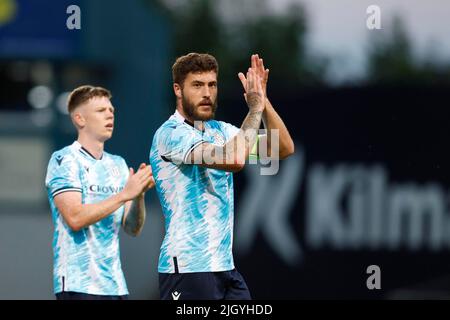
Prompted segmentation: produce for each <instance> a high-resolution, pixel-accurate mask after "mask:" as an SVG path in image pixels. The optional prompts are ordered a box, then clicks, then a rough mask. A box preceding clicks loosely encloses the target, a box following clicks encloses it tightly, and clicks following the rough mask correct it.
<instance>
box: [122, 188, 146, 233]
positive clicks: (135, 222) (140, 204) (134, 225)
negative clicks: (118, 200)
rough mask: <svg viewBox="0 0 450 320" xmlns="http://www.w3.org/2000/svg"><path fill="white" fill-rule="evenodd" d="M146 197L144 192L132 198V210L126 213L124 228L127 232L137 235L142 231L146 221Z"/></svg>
mask: <svg viewBox="0 0 450 320" xmlns="http://www.w3.org/2000/svg"><path fill="white" fill-rule="evenodd" d="M145 214H146V212H145V197H144V194H143V193H142V194H141V195H140V196H138V197H137V198H135V199H134V200H132V202H131V206H130V210H129V211H128V212H127V213H126V217H125V221H124V225H123V228H124V230H125V232H126V233H128V234H129V235H132V236H137V235H139V233H141V231H142V228H143V227H144V222H145Z"/></svg>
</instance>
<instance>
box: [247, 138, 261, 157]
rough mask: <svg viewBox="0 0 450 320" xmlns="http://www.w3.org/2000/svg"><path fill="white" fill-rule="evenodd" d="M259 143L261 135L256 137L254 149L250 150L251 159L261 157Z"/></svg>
mask: <svg viewBox="0 0 450 320" xmlns="http://www.w3.org/2000/svg"><path fill="white" fill-rule="evenodd" d="M258 143H259V135H258V136H257V137H256V142H255V144H254V145H253V148H252V151H250V154H249V156H248V158H249V159H256V160H258V159H259V156H258Z"/></svg>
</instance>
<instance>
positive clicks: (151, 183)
mask: <svg viewBox="0 0 450 320" xmlns="http://www.w3.org/2000/svg"><path fill="white" fill-rule="evenodd" d="M140 170H150V179H149V182H148V184H147V186H146V187H145V188H144V190H143V192H147V191H148V190H150V189H151V188H153V187H154V186H155V179H154V178H153V172H152V167H151V166H150V165H146V164H145V163H141V165H140V166H139V169H138V172H139V171H140Z"/></svg>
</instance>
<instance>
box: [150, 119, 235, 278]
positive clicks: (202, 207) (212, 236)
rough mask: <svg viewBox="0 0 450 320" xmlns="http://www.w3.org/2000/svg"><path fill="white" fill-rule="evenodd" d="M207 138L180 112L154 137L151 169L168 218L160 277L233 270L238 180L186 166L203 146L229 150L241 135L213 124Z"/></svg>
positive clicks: (229, 127)
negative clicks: (172, 274)
mask: <svg viewBox="0 0 450 320" xmlns="http://www.w3.org/2000/svg"><path fill="white" fill-rule="evenodd" d="M204 125H205V130H204V131H203V132H202V131H200V130H198V129H196V128H194V127H193V125H192V124H189V123H188V122H187V121H185V119H184V118H183V117H182V116H181V115H180V114H179V113H178V112H175V114H174V115H172V116H171V117H170V118H169V119H168V120H167V121H166V122H165V123H164V124H163V125H162V126H161V127H160V128H159V129H158V130H157V131H156V133H155V136H154V138H153V143H152V147H151V150H150V164H151V166H152V170H153V176H154V178H155V181H156V191H157V193H158V196H159V200H160V202H161V206H162V210H163V214H164V218H165V237H164V240H163V243H162V245H161V252H160V256H159V265H158V271H159V272H161V273H174V272H180V273H189V272H217V271H228V270H232V269H234V262H233V255H232V244H233V215H234V195H233V174H232V173H231V172H226V171H222V170H216V169H208V168H204V167H201V166H198V165H191V164H184V163H183V162H185V159H186V157H187V156H188V155H189V153H190V152H191V151H192V150H193V149H194V148H195V147H197V146H198V145H200V144H201V143H203V142H209V143H213V144H216V145H224V144H225V143H226V142H227V141H228V140H230V139H231V138H232V137H233V136H235V135H236V134H237V132H238V131H239V129H238V128H236V127H235V126H233V125H231V124H228V123H225V122H222V121H215V120H210V121H206V122H204Z"/></svg>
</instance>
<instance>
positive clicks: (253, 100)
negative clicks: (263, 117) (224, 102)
mask: <svg viewBox="0 0 450 320" xmlns="http://www.w3.org/2000/svg"><path fill="white" fill-rule="evenodd" d="M245 84H246V90H245V91H246V100H247V105H248V108H249V110H250V112H262V111H264V103H265V101H264V99H265V97H264V91H263V88H262V85H261V78H260V77H259V75H258V73H257V71H256V69H253V68H249V69H248V72H247V77H246V83H245Z"/></svg>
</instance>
